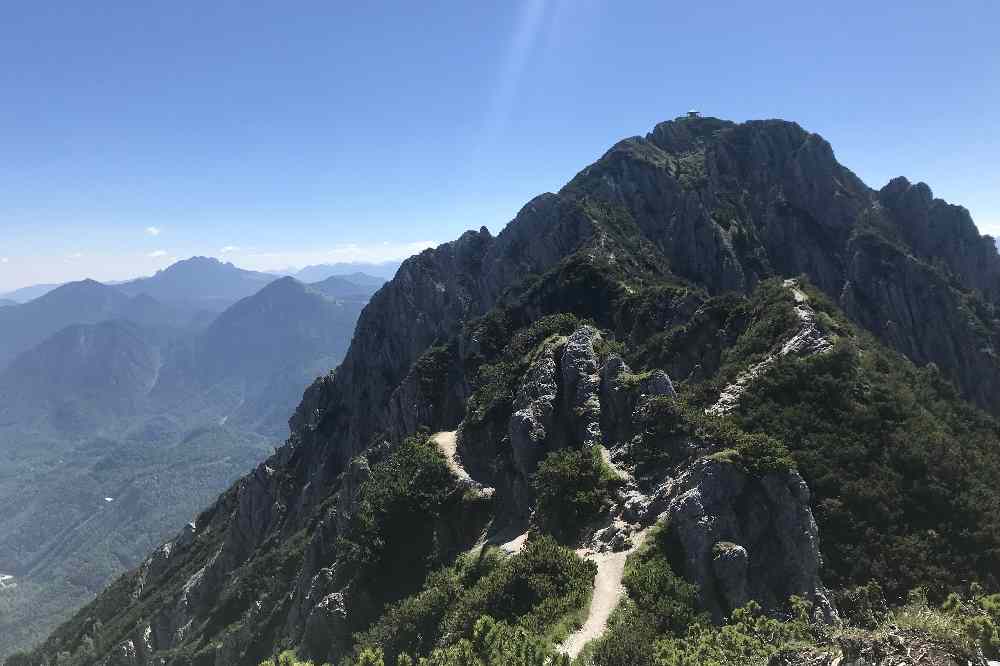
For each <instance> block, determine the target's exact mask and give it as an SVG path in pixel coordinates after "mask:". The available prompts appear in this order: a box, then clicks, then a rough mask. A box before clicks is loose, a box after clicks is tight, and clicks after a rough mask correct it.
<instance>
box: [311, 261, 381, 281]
mask: <svg viewBox="0 0 1000 666" xmlns="http://www.w3.org/2000/svg"><path fill="white" fill-rule="evenodd" d="M399 265H400V262H398V261H385V262H381V263H366V262H358V263H346V262H337V263H333V264H317V265H315V266H306V267H305V268H303V269H301V270H299V271H298V272H296V273H295V274H294V275H295V278H296V279H298V280H299V281H301V282H305V283H307V284H308V283H312V282H319V281H321V280H325V279H326V278H328V277H330V276H333V275H339V276H341V277H346V276H349V275H353V274H357V273H363V274H365V275H368V276H374V277H379V278H384V279H386V280H391V279H392V277H393V276H394V275H395V274H396V271H397V270H398V269H399Z"/></svg>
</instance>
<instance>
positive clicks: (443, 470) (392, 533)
mask: <svg viewBox="0 0 1000 666" xmlns="http://www.w3.org/2000/svg"><path fill="white" fill-rule="evenodd" d="M458 490H459V487H458V484H457V481H456V479H455V477H454V476H453V475H452V473H451V470H450V469H449V468H448V464H447V462H446V461H445V459H444V457H443V456H442V455H441V453H440V452H439V451H438V450H437V447H435V446H434V444H433V443H431V442H430V441H429V439H428V438H427V437H425V436H416V437H411V438H409V439H407V440H406V441H405V442H404V443H403V444H401V445H400V446H399V447H398V448H397V449H395V450H394V451H393V452H392V453H391V454H390V455H389V456H388V457H387V458H386V459H385V460H383V461H382V462H379V463H377V464H376V465H375V466H374V467H373V468H372V472H371V475H370V477H369V478H368V480H367V481H366V482H365V483H364V484H363V485H362V487H361V492H360V499H359V503H358V510H357V512H356V513H355V515H354V516H353V518H352V520H351V522H350V525H349V527H348V530H347V534H346V535H345V536H343V537H341V539H340V540H339V551H340V554H341V555H340V556H341V561H342V563H343V564H344V565H345V566H346V567H348V568H349V569H350V570H353V571H355V572H356V573H357V574H358V575H359V587H361V588H362V589H364V590H365V592H366V596H368V597H370V598H371V599H372V602H373V607H372V609H371V611H372V612H375V613H379V612H380V611H381V608H382V607H383V606H384V604H385V603H389V602H392V601H395V600H396V599H400V598H403V597H405V596H407V595H409V594H411V593H413V592H415V591H416V590H418V589H419V588H420V585H421V584H422V582H423V580H424V576H425V574H426V572H427V571H428V570H429V569H430V568H431V567H432V566H433V565H434V564H435V563H436V562H437V561H438V559H439V557H440V555H441V553H439V552H438V543H437V535H436V533H435V523H436V522H437V521H436V520H435V519H436V518H437V517H439V516H440V515H441V514H442V512H443V509H444V508H445V504H446V502H447V501H448V500H450V499H451V500H454V501H460V499H461V495H460V493H458V492H456V491H458ZM365 615H366V614H364V613H361V614H359V616H360V617H363V616H365Z"/></svg>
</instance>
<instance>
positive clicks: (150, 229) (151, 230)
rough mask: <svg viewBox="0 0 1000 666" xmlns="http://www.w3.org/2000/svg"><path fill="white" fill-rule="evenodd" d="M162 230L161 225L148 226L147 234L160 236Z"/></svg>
mask: <svg viewBox="0 0 1000 666" xmlns="http://www.w3.org/2000/svg"><path fill="white" fill-rule="evenodd" d="M161 231H163V230H162V229H160V228H159V227H146V235H147V236H159V235H160V232H161Z"/></svg>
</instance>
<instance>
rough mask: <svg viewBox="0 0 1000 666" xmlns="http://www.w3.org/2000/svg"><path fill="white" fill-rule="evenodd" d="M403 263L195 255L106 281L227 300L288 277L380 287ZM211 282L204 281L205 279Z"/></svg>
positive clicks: (37, 288) (14, 296) (33, 289)
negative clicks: (271, 264)
mask: <svg viewBox="0 0 1000 666" xmlns="http://www.w3.org/2000/svg"><path fill="white" fill-rule="evenodd" d="M399 265H400V262H398V261H388V262H381V263H370V262H338V263H333V264H317V265H314V266H306V267H305V268H302V269H294V268H289V269H286V270H281V271H266V272H260V271H250V270H246V269H242V268H238V267H236V266H234V265H233V264H232V263H229V262H222V261H219V260H218V259H214V258H212V257H191V258H190V259H185V260H183V261H178V262H176V263H174V264H171V265H170V266H168V267H167V268H165V269H163V270H160V271H157V272H156V273H155V274H154V275H152V276H150V277H143V278H136V279H133V280H124V281H117V282H105V283H103V284H106V285H108V286H113V287H117V288H118V289H119V290H121V291H122V292H124V293H127V294H132V295H136V294H140V293H145V294H148V295H150V296H152V297H154V298H157V299H159V300H161V301H165V302H171V301H177V300H182V301H186V300H191V298H192V294H196V296H195V297H194V298H196V299H197V300H199V301H202V302H204V301H209V302H211V301H223V302H225V301H228V302H229V303H232V302H233V301H236V300H238V299H240V298H244V297H246V296H249V295H251V294H253V293H254V292H256V291H257V290H258V289H260V288H261V287H263V286H264V285H265V284H267V283H268V282H271V281H272V280H275V279H277V278H279V277H285V276H290V277H294V278H295V279H297V280H299V281H300V282H305V283H307V284H309V283H314V282H321V281H323V280H326V279H327V278H329V277H333V276H339V277H343V278H346V279H349V280H352V281H354V282H355V283H357V284H361V285H365V286H375V287H378V286H381V285H382V284H383V283H384V282H385V281H386V280H390V279H392V277H393V276H394V275H395V274H396V270H397V269H398V268H399ZM206 280H207V281H208V282H205V281H206ZM60 286H62V285H61V284H37V285H31V286H29V287H22V288H20V289H15V290H14V291H11V292H7V293H2V294H0V307H2V306H4V305H10V304H17V303H27V302H28V301H31V300H34V299H36V298H39V297H40V296H44V295H45V294H47V293H49V292H51V291H53V290H54V289H56V288H58V287H60Z"/></svg>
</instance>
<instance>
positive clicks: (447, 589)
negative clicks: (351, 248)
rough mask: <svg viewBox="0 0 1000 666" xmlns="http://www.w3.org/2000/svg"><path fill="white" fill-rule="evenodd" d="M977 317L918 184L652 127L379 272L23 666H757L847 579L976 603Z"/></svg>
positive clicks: (984, 486)
mask: <svg viewBox="0 0 1000 666" xmlns="http://www.w3.org/2000/svg"><path fill="white" fill-rule="evenodd" d="M293 286H294V285H291V283H289V284H286V285H283V288H291V287H293ZM998 301H1000V257H998V256H997V253H996V252H995V250H994V249H993V247H992V241H991V239H989V238H987V237H982V236H980V235H979V234H978V232H977V230H976V228H975V225H974V224H973V223H972V220H971V219H970V218H969V215H968V213H967V211H965V210H964V209H962V208H960V207H957V206H952V205H949V204H947V203H945V202H943V201H940V200H937V199H934V198H933V197H932V195H931V193H930V189H929V188H928V187H927V186H926V185H923V184H916V185H914V184H911V183H909V182H907V181H905V180H902V179H897V180H894V181H892V182H891V183H890V184H889V185H887V186H886V187H885V188H883V189H881V190H873V189H871V188H869V187H868V186H866V185H865V184H864V183H862V182H861V181H860V180H859V179H858V178H857V177H856V176H855V175H854V174H853V173H852V172H851V171H850V170H848V169H847V168H845V167H844V166H842V165H840V164H839V163H838V162H837V161H836V159H835V157H834V153H833V150H832V148H831V147H830V145H829V144H828V143H827V142H826V141H825V140H824V139H822V138H821V137H820V136H818V135H816V134H812V133H809V132H807V131H805V130H804V129H802V128H801V127H799V126H798V125H797V124H795V123H790V122H785V121H780V120H766V121H753V122H747V123H741V124H736V123H732V122H728V121H724V120H720V119H716V118H701V117H686V118H680V119H677V120H673V121H668V122H664V123H661V124H659V125H657V126H656V127H655V128H654V129H653V131H652V132H650V133H649V134H647V135H646V136H645V137H634V138H630V139H626V140H624V141H621V142H619V143H618V144H616V145H615V146H614V147H612V148H611V150H609V151H608V152H607V153H605V154H604V156H602V157H601V158H600V159H599V160H598V161H597V162H595V163H594V164H592V165H590V166H589V167H587V168H585V169H584V170H583V171H581V172H580V173H579V174H578V175H577V176H576V177H575V178H573V180H571V181H570V182H569V183H568V184H567V185H566V186H565V187H564V188H563V189H562V190H560V191H559V192H558V193H554V194H553V193H549V194H543V195H540V196H538V197H536V198H535V199H533V200H532V201H530V202H529V203H528V204H527V205H525V206H524V208H522V209H521V211H520V212H519V213H518V214H517V216H516V217H515V218H514V220H513V221H512V222H511V223H510V224H509V225H508V226H507V227H506V228H505V229H504V230H503V231H502V232H501V233H500V234H499V235H497V236H495V237H494V236H492V235H491V234H490V233H489V232H488V231H487V230H486V229H485V228H484V229H481V230H479V231H469V232H466V233H465V234H463V235H462V236H461V237H460V238H458V239H457V240H455V241H453V242H450V243H446V244H444V245H442V246H440V247H438V248H436V249H433V250H427V251H425V252H422V253H421V254H419V255H417V256H415V257H412V258H410V259H408V260H407V261H406V262H404V263H403V265H402V266H401V267H400V268H399V270H398V272H397V273H396V276H395V277H394V279H393V280H392V281H390V282H389V283H388V284H387V285H386V286H385V287H383V288H382V289H381V290H380V291H379V292H378V293H377V294H375V296H374V297H373V298H372V299H371V302H370V303H369V304H368V305H367V306H366V307H365V309H364V311H363V312H362V314H361V317H360V319H359V321H358V324H357V328H356V329H355V334H354V338H353V341H352V343H351V346H350V349H349V350H348V352H347V355H346V357H345V359H344V361H343V363H342V364H341V365H340V367H339V368H338V369H337V371H336V372H335V373H333V374H331V375H328V376H325V377H323V378H321V379H320V380H317V381H316V382H315V383H314V384H313V385H312V386H310V387H309V388H308V389H307V390H306V392H305V394H304V396H303V400H302V403H301V404H300V406H299V407H298V409H297V410H296V413H295V415H294V417H293V418H292V420H291V422H290V426H291V434H290V437H289V438H288V441H287V443H286V444H285V445H284V446H283V447H281V448H280V449H279V450H278V451H277V452H276V453H275V454H274V455H273V456H272V457H271V458H269V459H268V460H267V461H266V462H265V463H262V464H261V465H260V466H259V467H257V469H256V470H255V471H254V472H253V473H252V474H250V475H248V476H246V477H245V478H244V479H242V480H241V481H239V482H238V483H236V484H235V485H234V486H233V487H232V488H231V489H230V490H229V491H227V492H226V493H225V494H223V495H222V496H221V497H220V498H219V500H218V501H217V502H216V503H215V504H214V505H213V506H212V507H211V508H209V509H208V510H206V511H205V512H204V513H202V514H201V515H200V516H199V517H198V518H197V520H195V521H194V522H193V523H191V524H190V525H189V526H188V527H187V528H185V529H184V530H183V531H182V532H181V533H180V534H179V535H178V537H177V538H176V539H174V540H173V541H171V542H169V543H167V544H165V545H164V546H163V547H161V548H160V549H158V550H156V551H155V552H154V553H153V554H152V555H151V556H150V557H149V559H148V560H147V561H146V562H145V563H144V564H143V565H142V566H140V567H139V568H138V569H136V570H134V571H132V572H130V573H129V574H127V575H125V576H123V577H122V578H120V579H119V580H117V581H116V582H115V583H114V584H113V585H112V586H111V587H109V588H108V590H107V591H105V592H104V593H102V594H101V595H100V596H98V598H97V599H96V600H95V601H94V602H93V603H92V604H90V605H88V606H87V607H85V608H84V609H82V610H81V611H80V612H79V613H78V614H77V615H76V616H75V617H74V618H73V619H72V620H71V621H69V622H68V623H66V624H65V625H63V626H62V627H61V628H60V629H58V630H57V631H56V632H55V633H54V634H53V635H52V636H51V637H50V638H49V640H48V641H46V642H45V643H44V644H42V645H41V646H40V647H39V648H38V649H37V651H36V652H35V653H33V654H32V655H24V656H22V657H19V658H24V659H26V660H28V663H32V661H31V660H34V662H38V661H41V660H49V661H52V660H54V659H55V658H56V655H63V656H62V657H60V658H61V659H62V658H66V659H72V660H75V662H74V663H86V664H90V663H103V664H161V663H167V664H192V663H197V664H218V665H219V666H222V665H223V664H225V665H229V664H247V665H256V664H258V663H259V662H261V661H262V660H265V659H267V658H269V657H271V656H272V655H274V654H276V653H277V652H278V651H280V650H282V649H286V648H293V649H296V650H297V651H298V652H299V654H301V655H302V656H308V657H310V658H315V659H319V660H326V661H329V662H331V663H337V662H338V661H340V660H346V662H345V663H363V664H373V663H382V660H384V661H385V663H412V659H413V658H414V657H418V658H419V657H425V658H429V659H430V660H431V661H429V662H428V663H434V664H438V663H440V664H447V663H462V664H465V663H469V664H472V663H477V664H479V663H489V664H494V663H501V662H503V661H504V660H503V659H501V658H499V657H498V656H497V655H498V654H501V653H502V650H503V649H507V648H505V646H508V647H509V649H512V650H513V649H514V647H510V646H515V647H517V650H518V652H517V654H519V655H521V656H522V657H523V656H524V655H534V657H533V658H532V659H530V660H528V658H527V657H525V659H526V661H524V663H539V664H541V663H565V660H566V658H567V657H565V656H561V655H569V656H570V657H576V656H578V655H579V654H581V650H583V646H584V645H585V644H587V643H590V645H589V647H587V649H586V650H585V651H584V652H583V654H585V655H590V657H588V658H589V659H591V660H592V661H593V663H599V664H619V663H621V664H624V663H653V662H652V656H651V655H654V654H656V655H659V657H660V658H662V659H667V658H671V659H673V658H675V657H676V659H675V661H667V662H665V663H720V660H721V662H724V661H725V660H726V657H725V656H719V654H722V653H725V650H726V649H728V647H727V646H726V645H725V644H722V643H721V642H720V643H712V640H714V639H712V638H711V636H713V635H714V634H712V633H711V632H712V629H711V627H712V626H713V624H718V623H723V622H728V623H730V627H731V630H732V632H734V633H733V634H731V636H732V635H738V636H744V635H745V636H748V638H746V640H747V641H748V643H747V645H753V646H759V648H760V650H761V652H760V654H757V653H754V654H755V655H757V656H760V655H763V658H764V659H765V660H766V657H767V656H769V655H770V654H772V653H773V651H772V652H767V649H768V645H771V644H761V641H766V640H769V639H764V638H762V636H765V635H766V636H787V637H790V638H796V637H797V638H800V639H802V640H805V638H806V637H809V638H810V640H821V639H820V638H815V636H817V635H819V633H822V632H819V630H816V631H817V632H818V633H815V634H814V633H809V632H810V631H812V630H810V629H808V627H809V626H813V627H818V626H826V625H827V624H828V623H830V622H831V621H833V620H834V619H836V618H837V617H838V615H839V614H843V615H844V617H845V618H848V619H852V618H853V617H854V615H853V614H854V612H855V610H856V609H857V608H858V607H859V606H858V603H860V602H858V603H854V602H852V603H847V601H843V600H847V599H854V600H855V601H857V600H858V599H861V598H862V596H863V595H862V593H861V592H857V590H858V589H859V588H857V587H856V586H858V585H862V584H866V583H868V581H870V580H872V579H873V578H874V579H875V580H876V581H877V582H878V586H874V587H871V588H864V589H865V590H867V591H866V592H864V594H866V595H868V596H864V599H869V600H872V599H875V598H876V597H878V598H881V597H880V595H881V594H882V592H883V591H884V593H885V595H886V597H888V598H889V600H890V601H892V602H898V601H899V600H900V599H902V598H903V597H904V596H905V595H906V593H907V591H909V590H911V589H922V590H924V591H925V592H924V593H923V594H925V595H930V596H931V597H932V598H933V599H943V598H944V596H945V595H946V594H947V593H948V592H950V591H953V590H961V589H962V586H963V585H965V584H966V583H967V582H968V581H970V580H976V581H978V582H979V583H981V584H982V585H983V586H985V588H986V589H987V590H988V591H995V590H996V589H997V585H998V580H997V572H998V571H1000V522H998V518H997V516H998V515H1000V513H998V511H997V509H998V507H1000V493H998V491H997V489H996V483H995V480H996V478H998V476H1000V438H998V434H997V433H998V432H1000V426H998V423H997V421H996V418H995V417H996V415H997V413H998V412H1000V398H998V397H997V396H998V395H1000V391H998V390H997V389H1000V385H998V384H1000V363H998V361H997V357H996V354H995V349H996V339H997V334H998V330H1000V329H998V325H997V319H996V308H997V306H998V304H1000V303H998ZM876 589H877V590H879V591H878V592H877V593H876V592H874V590H876ZM977 589H978V588H977ZM852 595H853V596H852ZM914 598H916V597H914ZM976 598H977V599H978V597H976ZM842 601H843V602H842ZM841 602H842V603H841ZM882 603H884V601H883V602H882ZM923 603H925V604H926V603H927V601H926V596H925V597H924V602H923ZM969 603H973V602H972V601H970V602H969ZM975 603H980V602H979V601H976V602H975ZM983 603H986V606H983V608H986V607H989V604H990V603H993V602H992V601H990V602H983ZM852 604H853V605H852ZM616 607H617V609H618V610H616V611H615V613H614V614H612V613H611V609H613V608H616ZM877 607H878V604H877V603H875V602H872V604H871V605H869V606H865V608H868V609H869V610H870V611H871V612H872V613H874V612H876V610H877ZM873 609H876V610H873ZM983 612H984V613H985V612H986V611H983ZM984 617H985V615H984ZM788 618H797V619H795V620H794V621H793V620H789V619H788ZM754 623H756V624H754ZM810 623H812V624H810ZM749 625H752V626H753V627H757V628H758V629H759V631H758V630H754V629H750V630H748V629H747V626H749ZM740 632H747V633H745V634H744V633H740ZM865 636H867V638H864V639H857V640H859V641H861V640H871V641H877V640H882V639H880V638H878V636H876V635H874V634H871V635H869V634H866V635H865ZM719 640H720V641H721V640H722V639H719ZM789 642H791V641H790V639H789ZM852 645H853V644H852ZM746 649H747V650H749V649H750V648H746ZM755 649H756V648H755ZM775 649H776V648H775ZM851 649H855V648H854V647H852V648H851ZM857 649H860V648H857ZM865 649H868V648H865ZM977 649H978V648H977ZM711 650H716V652H711ZM498 651H500V652H498ZM844 651H845V653H846V652H847V648H845V649H844ZM511 654H513V653H511ZM706 654H710V655H711V659H714V662H712V661H711V660H710V659H709V658H708V657H706V656H705V655H706ZM970 654H971V653H970ZM671 655H672V656H671ZM692 655H694V656H692ZM699 655H701V656H699ZM744 656H745V653H744ZM397 657H399V658H400V659H401V661H399V662H396V659H397ZM535 657H537V659H536V658H535ZM741 658H742V657H741ZM793 658H795V657H794V655H789V656H788V659H793ZM970 658H976V659H979V660H980V662H979V663H983V662H982V661H981V659H982V656H981V655H978V656H977V655H974V654H973V655H972V656H971V657H970ZM476 659H479V661H476ZM699 659H701V661H699ZM407 660H409V661H407ZM556 660H561V661H558V662H557V661H556ZM421 663H423V662H421ZM519 663H520V662H519ZM731 663H732V662H731ZM780 663H794V662H780ZM801 663H805V662H804V661H803V662H801ZM815 663H819V662H815ZM823 663H827V662H823ZM941 663H958V662H941ZM961 663H965V662H964V661H963V662H961Z"/></svg>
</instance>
